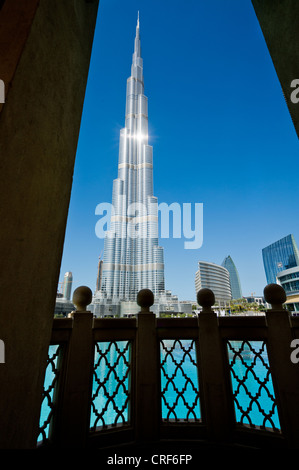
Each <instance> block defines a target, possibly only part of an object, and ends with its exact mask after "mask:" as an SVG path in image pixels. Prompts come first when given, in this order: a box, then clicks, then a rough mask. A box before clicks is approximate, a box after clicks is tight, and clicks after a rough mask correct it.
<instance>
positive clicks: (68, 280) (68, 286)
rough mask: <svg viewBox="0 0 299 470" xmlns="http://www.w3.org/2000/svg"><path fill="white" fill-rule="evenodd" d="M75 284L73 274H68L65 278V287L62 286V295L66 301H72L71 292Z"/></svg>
mask: <svg viewBox="0 0 299 470" xmlns="http://www.w3.org/2000/svg"><path fill="white" fill-rule="evenodd" d="M72 284H73V275H72V273H71V272H69V271H68V272H67V273H65V275H64V278H63V286H62V294H63V297H64V298H65V299H66V300H70V298H71V290H72Z"/></svg>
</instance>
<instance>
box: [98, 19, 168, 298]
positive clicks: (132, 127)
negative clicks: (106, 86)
mask: <svg viewBox="0 0 299 470" xmlns="http://www.w3.org/2000/svg"><path fill="white" fill-rule="evenodd" d="M112 205H113V209H114V211H113V214H112V216H111V223H110V229H109V231H108V232H107V233H106V238H105V242H104V256H103V265H102V283H101V290H100V292H99V294H98V298H103V299H106V300H108V301H111V302H112V303H115V304H117V303H118V302H120V301H136V298H137V293H138V291H139V290H140V289H143V288H147V289H151V290H152V292H153V293H154V295H155V296H157V295H158V294H159V293H160V292H163V291H164V289H165V287H164V254H163V248H162V247H160V246H159V244H158V203H157V198H155V197H154V195H153V149H152V147H151V146H150V145H149V144H148V100H147V97H146V96H145V95H144V82H143V60H142V58H141V46H140V31H139V18H138V21H137V27H136V36H135V44H134V53H133V57H132V66H131V76H130V77H129V78H128V80H127V94H126V115H125V127H124V128H123V129H121V131H120V140H119V160H118V177H117V178H116V179H115V180H114V181H113V190H112Z"/></svg>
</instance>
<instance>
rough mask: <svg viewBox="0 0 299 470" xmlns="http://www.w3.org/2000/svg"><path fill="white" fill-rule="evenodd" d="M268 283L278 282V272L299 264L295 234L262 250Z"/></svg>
mask: <svg viewBox="0 0 299 470" xmlns="http://www.w3.org/2000/svg"><path fill="white" fill-rule="evenodd" d="M262 255H263V262H264V268H265V274H266V278H267V283H268V284H275V283H276V282H277V273H279V272H280V271H284V270H286V269H289V268H293V267H295V266H299V251H298V247H297V244H296V242H295V239H294V237H293V235H287V236H286V237H284V238H281V239H280V240H278V241H276V242H274V243H272V244H271V245H269V246H267V247H265V248H263V250H262Z"/></svg>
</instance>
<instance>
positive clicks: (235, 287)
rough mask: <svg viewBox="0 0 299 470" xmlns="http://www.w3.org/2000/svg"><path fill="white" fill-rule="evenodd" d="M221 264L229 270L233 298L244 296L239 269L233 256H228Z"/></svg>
mask: <svg viewBox="0 0 299 470" xmlns="http://www.w3.org/2000/svg"><path fill="white" fill-rule="evenodd" d="M221 266H224V267H225V268H226V269H227V270H228V272H229V280H230V286H231V291H232V298H233V299H241V298H242V289H241V283H240V278H239V273H238V270H237V268H236V266H235V263H234V262H233V260H232V258H231V256H227V257H226V258H225V259H224V260H223V262H222V265H221Z"/></svg>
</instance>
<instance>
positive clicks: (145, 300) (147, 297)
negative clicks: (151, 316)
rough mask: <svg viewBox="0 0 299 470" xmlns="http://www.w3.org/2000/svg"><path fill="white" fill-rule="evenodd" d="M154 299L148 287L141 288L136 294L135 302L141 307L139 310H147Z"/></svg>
mask: <svg viewBox="0 0 299 470" xmlns="http://www.w3.org/2000/svg"><path fill="white" fill-rule="evenodd" d="M154 300H155V299H154V294H153V293H152V291H151V290H150V289H141V290H140V291H139V292H138V294H137V304H138V305H139V307H141V311H146V312H149V307H151V306H152V305H153V303H154Z"/></svg>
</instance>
